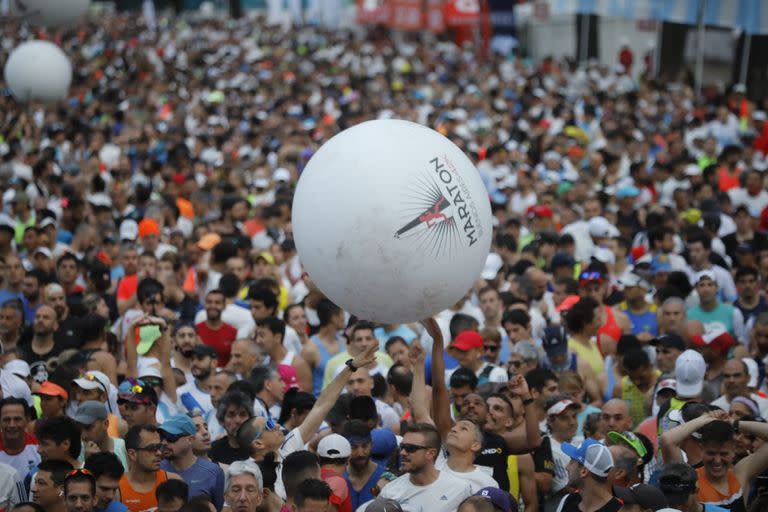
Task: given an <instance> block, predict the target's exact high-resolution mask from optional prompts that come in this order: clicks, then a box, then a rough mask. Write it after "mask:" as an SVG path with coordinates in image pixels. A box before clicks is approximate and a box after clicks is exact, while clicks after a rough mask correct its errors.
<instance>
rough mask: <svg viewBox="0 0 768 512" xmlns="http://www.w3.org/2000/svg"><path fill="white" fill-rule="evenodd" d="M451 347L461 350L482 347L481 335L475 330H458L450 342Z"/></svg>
mask: <svg viewBox="0 0 768 512" xmlns="http://www.w3.org/2000/svg"><path fill="white" fill-rule="evenodd" d="M451 347H453V348H455V349H457V350H461V351H466V350H472V349H473V348H483V337H482V336H480V333H479V332H477V331H464V332H460V333H459V335H458V336H456V339H455V340H453V343H451Z"/></svg>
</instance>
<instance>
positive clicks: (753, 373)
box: [741, 357, 760, 388]
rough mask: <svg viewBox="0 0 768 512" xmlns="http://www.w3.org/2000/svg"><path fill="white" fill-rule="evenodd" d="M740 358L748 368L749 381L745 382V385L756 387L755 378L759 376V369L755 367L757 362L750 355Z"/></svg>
mask: <svg viewBox="0 0 768 512" xmlns="http://www.w3.org/2000/svg"><path fill="white" fill-rule="evenodd" d="M741 360H742V361H743V362H744V364H745V365H746V367H747V370H749V383H748V384H747V387H750V388H756V387H757V379H758V377H759V376H760V370H758V368H757V363H756V362H755V360H754V359H752V358H751V357H743V358H742V359H741Z"/></svg>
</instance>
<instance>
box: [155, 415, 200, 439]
mask: <svg viewBox="0 0 768 512" xmlns="http://www.w3.org/2000/svg"><path fill="white" fill-rule="evenodd" d="M160 430H162V431H163V432H165V433H166V434H170V435H172V436H193V435H195V433H196V432H197V426H196V425H195V422H194V421H192V419H191V418H190V417H189V416H187V415H186V414H176V415H174V416H171V417H170V418H168V419H167V420H165V421H164V422H163V424H162V425H161V426H160Z"/></svg>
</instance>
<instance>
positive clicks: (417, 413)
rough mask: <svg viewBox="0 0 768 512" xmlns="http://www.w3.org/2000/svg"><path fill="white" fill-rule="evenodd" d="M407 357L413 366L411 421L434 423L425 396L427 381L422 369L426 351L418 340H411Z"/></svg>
mask: <svg viewBox="0 0 768 512" xmlns="http://www.w3.org/2000/svg"><path fill="white" fill-rule="evenodd" d="M408 358H409V359H410V360H411V364H412V366H413V385H412V386H411V396H410V402H411V415H412V416H413V421H415V422H418V423H431V424H433V425H434V424H435V422H434V421H433V420H432V416H430V414H429V398H428V397H427V382H426V376H425V371H424V360H425V359H426V352H424V348H423V347H422V346H421V343H419V340H413V342H412V343H411V347H410V349H409V350H408Z"/></svg>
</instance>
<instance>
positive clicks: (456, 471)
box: [435, 419, 499, 494]
mask: <svg viewBox="0 0 768 512" xmlns="http://www.w3.org/2000/svg"><path fill="white" fill-rule="evenodd" d="M483 437H484V436H483V430H482V428H481V427H480V425H478V424H477V423H474V422H473V421H470V420H468V419H461V420H459V421H457V422H456V424H455V425H453V427H452V428H451V430H450V431H449V432H448V436H446V438H445V451H447V453H448V458H445V457H443V456H440V457H438V459H437V462H436V464H435V467H436V468H437V469H439V470H440V471H444V472H446V473H448V474H449V475H452V476H455V477H456V478H460V479H461V480H463V481H465V482H467V483H469V488H470V489H469V491H470V492H471V493H472V494H474V493H476V492H477V491H479V490H480V489H482V488H484V487H498V486H499V484H498V483H497V482H496V480H494V479H493V471H492V469H491V468H484V467H483V468H481V467H479V466H476V465H475V462H474V461H475V457H476V456H477V454H478V453H480V450H481V449H482V447H483ZM441 455H442V454H441Z"/></svg>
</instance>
